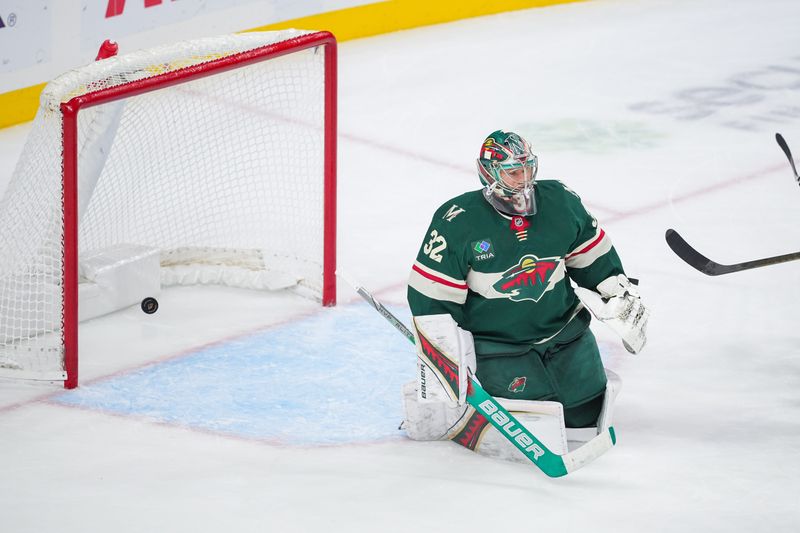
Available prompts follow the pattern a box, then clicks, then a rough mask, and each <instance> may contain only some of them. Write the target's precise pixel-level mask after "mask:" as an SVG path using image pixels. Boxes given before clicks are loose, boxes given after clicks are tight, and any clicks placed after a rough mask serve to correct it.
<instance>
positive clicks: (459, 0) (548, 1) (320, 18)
mask: <svg viewBox="0 0 800 533" xmlns="http://www.w3.org/2000/svg"><path fill="white" fill-rule="evenodd" d="M585 1H587V0H503V1H502V2H489V1H488V0H438V1H432V0H387V1H385V2H376V3H374V4H366V5H363V6H356V7H350V8H347V9H340V10H337V11H329V12H327V13H320V14H318V15H312V16H309V17H302V18H298V19H292V20H285V21H283V22H278V23H276V24H269V25H267V26H260V27H258V28H253V29H251V30H247V31H269V30H280V29H286V28H304V29H315V30H327V31H330V32H331V33H333V34H334V35H335V36H336V40H337V41H339V42H342V41H348V40H350V39H359V38H361V37H371V36H373V35H380V34H383V33H389V32H393V31H398V30H407V29H411V28H418V27H420V26H429V25H432V24H441V23H443V22H452V21H455V20H461V19H466V18H472V17H480V16H483V15H493V14H496V13H502V12H505V11H516V10H519V9H529V8H534V7H545V6H551V5H555V4H569V3H574V2H585ZM45 85H46V84H45V83H42V84H39V85H34V86H33V87H25V88H23V89H17V90H15V91H10V92H7V93H2V94H0V128H5V127H8V126H13V125H14V124H20V123H22V122H28V121H30V120H33V118H34V117H35V116H36V110H37V109H38V107H39V95H40V94H41V92H42V89H44V86H45Z"/></svg>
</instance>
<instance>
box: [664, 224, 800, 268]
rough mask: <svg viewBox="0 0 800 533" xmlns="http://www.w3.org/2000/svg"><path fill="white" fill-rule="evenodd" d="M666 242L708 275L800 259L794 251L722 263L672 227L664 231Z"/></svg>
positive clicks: (799, 255)
mask: <svg viewBox="0 0 800 533" xmlns="http://www.w3.org/2000/svg"><path fill="white" fill-rule="evenodd" d="M665 237H666V239H667V244H668V245H669V247H670V248H672V251H673V252H675V253H676V254H677V256H678V257H680V258H681V259H683V260H684V261H685V262H686V263H688V264H689V266H691V267H693V268H696V269H697V270H699V271H700V272H702V273H703V274H707V275H709V276H720V275H722V274H730V273H731V272H739V271H741V270H750V269H752V268H759V267H764V266H769V265H777V264H778V263H786V262H788V261H795V260H797V259H800V252H795V253H791V254H785V255H776V256H775V257H766V258H764V259H756V260H754V261H745V262H743V263H735V264H732V265H722V264H720V263H717V262H715V261H712V260H711V259H709V258H708V257H706V256H704V255H703V254H701V253H700V252H698V251H697V250H695V249H694V248H692V246H691V245H690V244H689V243H688V242H686V240H685V239H684V238H683V237H681V236H680V234H679V233H678V232H677V231H675V230H674V229H668V230H667V233H666V236H665Z"/></svg>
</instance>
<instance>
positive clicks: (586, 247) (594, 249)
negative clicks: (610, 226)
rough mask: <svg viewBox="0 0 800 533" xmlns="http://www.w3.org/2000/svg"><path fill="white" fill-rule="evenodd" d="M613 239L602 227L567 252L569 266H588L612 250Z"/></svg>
mask: <svg viewBox="0 0 800 533" xmlns="http://www.w3.org/2000/svg"><path fill="white" fill-rule="evenodd" d="M611 247H612V244H611V239H610V238H609V237H608V235H606V232H605V231H603V230H602V229H598V230H597V233H595V234H594V236H593V237H592V238H591V239H589V240H588V241H586V242H583V243H581V244H580V245H578V247H577V248H575V250H573V251H572V252H570V253H569V254H567V268H586V267H588V266H589V265H591V264H592V263H594V262H595V261H596V260H597V259H598V258H599V257H602V256H603V255H605V254H606V253H608V252H609V251H610V250H611Z"/></svg>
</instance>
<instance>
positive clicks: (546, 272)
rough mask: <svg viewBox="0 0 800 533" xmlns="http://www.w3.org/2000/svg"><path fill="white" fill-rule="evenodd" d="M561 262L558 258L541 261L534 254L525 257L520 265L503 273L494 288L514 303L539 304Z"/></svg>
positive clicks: (546, 258)
mask: <svg viewBox="0 0 800 533" xmlns="http://www.w3.org/2000/svg"><path fill="white" fill-rule="evenodd" d="M559 261H560V258H558V257H545V258H544V259H539V258H538V257H536V256H535V255H533V254H528V255H524V256H522V258H521V259H520V260H519V263H517V264H516V265H514V266H513V267H511V268H509V269H508V270H506V271H505V272H503V275H502V277H501V278H500V279H499V280H498V281H497V282H495V283H494V285H492V287H493V288H494V290H496V291H497V292H499V293H501V294H505V295H507V296H508V298H510V299H511V300H512V301H514V302H520V301H522V300H533V301H534V302H538V301H539V298H541V297H542V295H543V294H544V293H545V292H546V291H547V287H548V285H549V282H550V278H551V277H552V275H553V272H555V270H556V266H558V262H559Z"/></svg>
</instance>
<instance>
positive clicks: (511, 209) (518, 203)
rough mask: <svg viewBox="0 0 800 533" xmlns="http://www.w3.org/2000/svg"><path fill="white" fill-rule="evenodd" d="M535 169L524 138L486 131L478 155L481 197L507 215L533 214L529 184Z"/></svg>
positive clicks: (530, 185) (537, 164) (531, 192)
mask: <svg viewBox="0 0 800 533" xmlns="http://www.w3.org/2000/svg"><path fill="white" fill-rule="evenodd" d="M538 170H539V162H538V159H537V157H536V156H535V155H534V154H533V152H532V151H531V145H530V144H528V141H526V140H525V139H523V138H522V137H520V136H519V135H517V134H516V133H513V132H505V131H502V130H497V131H495V132H494V133H491V134H489V136H488V137H486V140H485V141H483V146H481V154H480V157H478V177H480V179H481V183H482V184H483V186H484V190H483V196H484V198H486V200H487V201H488V202H489V203H490V204H492V206H493V207H494V208H495V209H497V210H498V211H500V212H502V213H506V214H507V215H512V216H514V215H522V216H529V215H533V214H536V200H535V199H534V196H533V185H534V181H535V180H536V172H537V171H538Z"/></svg>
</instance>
